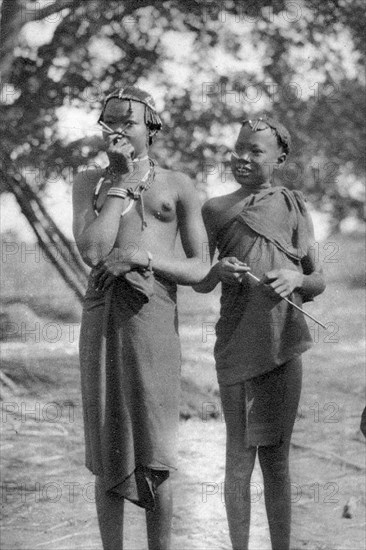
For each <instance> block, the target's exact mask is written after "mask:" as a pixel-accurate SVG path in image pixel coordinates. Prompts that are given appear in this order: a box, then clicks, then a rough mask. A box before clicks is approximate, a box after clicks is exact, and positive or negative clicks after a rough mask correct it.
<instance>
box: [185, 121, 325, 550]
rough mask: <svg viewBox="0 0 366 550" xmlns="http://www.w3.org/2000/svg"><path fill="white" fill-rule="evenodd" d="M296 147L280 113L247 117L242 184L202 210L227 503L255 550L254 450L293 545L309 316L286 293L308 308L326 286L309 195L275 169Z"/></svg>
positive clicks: (281, 542) (282, 546)
mask: <svg viewBox="0 0 366 550" xmlns="http://www.w3.org/2000/svg"><path fill="white" fill-rule="evenodd" d="M290 146H291V138H290V135H289V132H288V131H287V129H286V128H285V127H284V126H283V125H282V124H280V123H279V122H277V121H275V120H274V119H272V118H269V117H267V116H265V115H263V116H261V117H259V118H257V119H255V120H245V121H244V122H243V124H242V127H241V130H240V133H239V136H238V139H237V142H236V145H235V150H234V152H233V153H232V158H231V169H232V172H233V175H234V177H235V179H236V181H237V182H238V184H239V185H240V188H239V189H238V190H236V191H235V192H233V193H230V194H229V195H225V196H222V197H218V198H214V199H211V200H209V201H208V202H206V204H205V205H204V207H203V217H204V221H205V224H206V228H207V231H208V235H209V245H210V254H211V259H212V258H213V255H214V253H215V249H216V247H217V248H218V251H219V262H218V263H217V264H216V265H215V266H214V267H213V268H212V269H211V272H210V273H209V275H208V276H207V277H206V279H205V280H204V281H203V282H202V283H200V284H198V285H196V286H195V287H194V288H195V289H196V290H197V291H198V292H210V291H211V290H212V289H213V288H214V287H215V286H216V285H217V283H218V282H220V281H221V282H222V297H221V311H220V319H219V321H218V323H217V326H216V335H217V340H216V345H215V360H216V368H217V375H218V381H219V386H220V394H221V399H222V405H223V410H224V415H225V421H226V427H227V453H226V476H225V502H226V510H227V517H228V523H229V531H230V537H231V541H232V546H233V549H234V550H245V549H247V548H248V541H249V525H250V480H251V475H252V471H253V467H254V463H255V458H256V454H257V451H258V457H259V463H260V466H261V469H262V473H263V479H264V495H265V504H266V510H267V516H268V523H269V529H270V536H271V542H272V548H273V549H275V550H288V549H289V545H290V524H291V494H290V476H289V449H290V439H291V434H292V429H293V425H294V421H295V417H296V411H297V408H298V403H299V398H300V391H301V378H302V364H301V354H302V353H303V352H304V351H306V350H307V349H309V348H310V346H311V337H310V333H309V330H308V327H307V325H306V322H305V319H304V316H303V314H302V313H301V312H299V311H298V310H296V309H295V308H294V307H292V306H291V305H289V304H288V303H287V302H286V301H284V300H282V299H281V298H284V297H287V296H288V297H289V298H291V300H292V301H294V302H295V303H296V304H297V305H299V306H301V304H302V302H303V301H308V300H311V299H312V298H313V297H314V296H316V295H318V294H320V293H321V292H323V290H324V288H325V283H324V278H323V275H322V271H321V269H319V268H317V266H316V265H315V262H314V258H313V257H312V255H311V245H312V244H313V242H314V234H313V228H312V223H311V220H310V217H309V215H308V213H307V211H306V207H305V203H304V199H303V197H302V194H301V193H300V192H299V191H289V190H288V189H286V188H285V187H272V182H273V171H274V170H275V169H277V168H279V167H280V166H281V165H282V164H283V163H284V162H285V159H286V157H287V155H288V153H289V151H290ZM244 262H245V263H244ZM248 270H251V272H252V273H253V274H254V275H256V276H257V277H259V278H260V279H261V282H260V283H259V284H257V283H256V282H253V280H252V279H251V278H249V277H248V275H247V274H246V272H247V271H248Z"/></svg>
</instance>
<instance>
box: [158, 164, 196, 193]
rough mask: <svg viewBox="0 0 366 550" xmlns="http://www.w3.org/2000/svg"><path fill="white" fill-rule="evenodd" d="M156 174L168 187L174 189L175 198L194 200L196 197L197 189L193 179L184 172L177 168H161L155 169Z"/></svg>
mask: <svg viewBox="0 0 366 550" xmlns="http://www.w3.org/2000/svg"><path fill="white" fill-rule="evenodd" d="M157 175H158V176H159V175H160V176H161V177H162V179H164V180H165V181H166V182H168V184H169V187H170V188H171V189H174V191H175V193H176V198H177V200H179V199H182V200H185V199H186V200H188V199H191V200H195V199H196V198H197V196H198V195H197V191H196V187H195V184H194V182H193V180H192V179H191V178H190V177H189V176H188V175H187V174H185V173H184V172H180V171H178V170H166V169H163V168H160V167H159V168H158V169H157Z"/></svg>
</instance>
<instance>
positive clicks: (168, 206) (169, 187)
mask: <svg viewBox="0 0 366 550" xmlns="http://www.w3.org/2000/svg"><path fill="white" fill-rule="evenodd" d="M110 187H111V185H110V184H108V183H107V182H106V183H104V182H101V183H100V185H99V187H98V186H97V187H96V190H95V193H94V198H93V203H94V209H95V211H96V212H100V211H101V209H102V208H103V205H104V203H105V201H106V199H107V193H108V191H109V189H110ZM133 188H137V186H133V187H132V189H133ZM114 200H120V201H122V203H123V207H122V211H124V212H125V213H124V215H123V219H124V221H126V222H127V221H128V220H131V221H132V219H133V218H136V217H141V216H142V214H143V215H144V216H145V217H147V218H154V219H155V220H157V221H160V222H172V221H174V220H175V219H176V215H177V193H176V192H175V186H174V183H173V182H171V181H169V177H167V176H166V175H165V174H159V173H158V174H155V177H154V179H153V181H152V183H151V185H150V187H149V189H147V190H145V191H142V193H141V194H140V195H139V196H137V195H136V196H135V197H133V196H132V195H129V196H127V197H126V198H125V199H122V198H115V199H114ZM121 221H122V220H121Z"/></svg>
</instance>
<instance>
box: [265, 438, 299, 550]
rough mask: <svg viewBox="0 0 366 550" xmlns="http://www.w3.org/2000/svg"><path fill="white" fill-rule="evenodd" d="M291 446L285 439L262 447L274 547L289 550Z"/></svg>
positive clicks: (267, 505) (268, 515)
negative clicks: (271, 445) (279, 442)
mask: <svg viewBox="0 0 366 550" xmlns="http://www.w3.org/2000/svg"><path fill="white" fill-rule="evenodd" d="M289 447H290V442H289V441H285V442H284V443H281V444H280V445H276V446H273V447H259V449H258V456H259V462H260V465H261V468H262V473H263V481H264V497H265V503H266V510H267V517H268V524H269V530H270V534H271V542H272V549H273V550H289V548H290V531H291V485H290V474H289V460H288V455H289Z"/></svg>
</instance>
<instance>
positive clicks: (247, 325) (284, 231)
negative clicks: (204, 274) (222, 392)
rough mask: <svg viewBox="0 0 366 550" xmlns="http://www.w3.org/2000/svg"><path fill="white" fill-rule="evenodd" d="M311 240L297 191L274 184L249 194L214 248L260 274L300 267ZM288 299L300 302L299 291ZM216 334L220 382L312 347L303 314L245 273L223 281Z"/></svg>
mask: <svg viewBox="0 0 366 550" xmlns="http://www.w3.org/2000/svg"><path fill="white" fill-rule="evenodd" d="M309 238H310V232H309V227H308V222H307V216H306V207H305V202H304V199H303V198H302V195H301V193H299V192H293V191H289V190H288V189H286V188H284V187H275V188H270V189H266V190H265V191H263V192H260V193H258V194H253V195H250V196H249V197H248V198H247V200H246V202H245V204H244V205H243V210H242V212H241V213H240V214H239V215H236V216H234V217H233V218H232V219H231V220H230V221H229V222H228V223H227V224H226V225H225V226H224V227H223V228H222V229H221V231H220V232H219V235H218V238H217V246H218V250H219V258H220V259H221V258H223V257H226V256H236V257H237V258H238V259H239V260H241V261H244V262H246V263H247V264H248V265H249V267H250V268H251V271H252V273H253V274H254V275H256V276H257V277H259V278H262V277H263V275H264V274H265V273H266V272H268V271H270V270H273V269H280V268H285V269H293V270H299V271H302V267H301V259H302V258H303V257H304V256H305V255H306V253H307V251H308V247H309ZM289 298H290V299H291V300H292V301H293V302H295V303H296V304H297V305H299V306H300V307H301V306H302V297H301V295H300V293H298V292H294V293H293V294H292V295H291V296H289ZM216 335H217V340H216V345H215V360H216V368H217V374H218V381H219V383H220V384H224V385H225V384H226V385H230V384H235V383H237V382H243V381H246V380H249V379H251V378H254V377H256V376H260V375H262V374H263V373H266V372H269V371H271V370H273V369H275V368H276V367H277V366H279V365H282V364H284V363H286V362H287V361H289V360H291V359H292V358H294V357H296V356H298V355H300V354H301V353H303V352H304V351H306V350H307V349H309V348H310V347H311V345H312V339H311V336H310V332H309V329H308V327H307V324H306V322H305V319H304V315H303V314H302V313H301V312H299V311H298V310H296V309H295V308H293V307H292V306H291V305H289V304H288V303H287V302H285V301H284V300H281V298H279V297H277V296H275V295H274V293H273V291H271V290H270V289H268V287H266V285H264V284H257V283H255V282H253V281H252V280H251V279H250V278H249V277H244V280H243V282H242V283H241V284H239V283H238V284H234V285H229V284H223V285H222V296H221V311H220V319H219V321H218V323H217V325H216Z"/></svg>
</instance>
